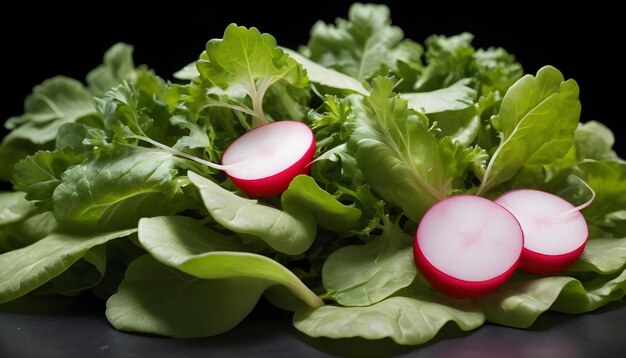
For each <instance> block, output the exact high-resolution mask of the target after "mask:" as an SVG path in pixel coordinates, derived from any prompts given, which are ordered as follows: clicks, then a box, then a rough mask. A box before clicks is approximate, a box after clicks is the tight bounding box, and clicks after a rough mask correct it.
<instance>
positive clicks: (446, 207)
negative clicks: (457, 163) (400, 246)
mask: <svg viewBox="0 0 626 358" xmlns="http://www.w3.org/2000/svg"><path fill="white" fill-rule="evenodd" d="M523 246H524V235H523V233H522V229H521V227H520V224H519V223H518V222H517V220H516V219H515V217H514V216H513V215H512V214H511V213H510V212H509V211H508V210H506V209H505V208H503V207H502V206H500V205H498V204H496V203H494V202H493V201H491V200H487V199H485V198H481V197H479V196H473V195H459V196H453V197H450V198H448V199H445V200H442V201H440V202H439V203H437V204H435V205H434V206H433V207H431V208H430V209H429V210H428V212H426V214H425V215H424V217H423V218H422V220H421V221H420V224H419V227H418V228H417V233H416V234H415V242H414V245H413V251H414V254H415V263H416V264H417V268H418V269H419V270H420V272H421V273H422V275H423V276H424V278H426V280H428V282H430V284H431V285H433V286H434V287H436V288H438V289H439V290H440V291H441V292H443V293H445V294H447V295H449V296H453V297H459V298H468V297H476V296H480V295H484V294H486V293H488V292H491V291H493V290H495V289H496V288H497V287H498V286H500V285H501V284H502V283H504V282H505V281H506V280H507V279H508V278H509V277H511V275H512V274H513V272H514V271H515V268H516V267H517V264H518V263H519V259H520V255H521V252H522V248H523Z"/></svg>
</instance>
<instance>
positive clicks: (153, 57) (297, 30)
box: [0, 1, 626, 156]
mask: <svg viewBox="0 0 626 358" xmlns="http://www.w3.org/2000/svg"><path fill="white" fill-rule="evenodd" d="M215 3H216V2H212V1H205V2H199V3H196V4H189V3H187V2H182V1H179V2H171V3H163V5H156V2H155V3H154V4H152V5H145V6H139V5H132V6H129V5H128V4H123V3H117V2H88V3H87V2H85V4H82V5H80V2H79V3H77V4H75V5H71V6H70V5H67V6H64V5H62V4H59V3H56V2H55V4H54V5H53V6H50V5H36V6H35V5H31V4H26V3H25V4H16V5H15V7H14V8H13V9H12V10H7V9H3V10H2V11H1V14H2V15H0V17H1V18H0V36H1V39H2V42H1V44H0V45H1V48H2V50H1V51H2V56H1V61H2V62H3V65H2V77H1V78H2V86H1V87H2V97H1V104H0V121H3V120H4V119H6V118H7V117H9V116H12V115H17V114H20V113H21V112H22V103H23V99H24V97H25V96H26V95H27V94H28V93H29V92H30V91H31V88H32V86H33V85H35V84H38V83H40V82H41V81H43V80H44V79H46V78H49V77H52V76H54V75H56V74H63V75H67V76H70V77H74V78H78V79H81V80H82V79H84V76H85V74H86V73H87V72H88V71H89V70H90V69H92V68H94V67H95V66H97V65H98V64H100V62H101V59H102V54H103V53H104V51H106V49H108V48H109V47H110V46H111V45H113V44H114V43H116V42H118V41H124V42H127V43H130V44H133V45H135V62H136V63H137V64H143V63H145V64H148V65H149V66H150V67H152V68H154V69H155V70H156V72H157V73H158V74H159V75H161V76H162V77H165V78H171V74H172V73H173V72H174V71H176V70H178V69H180V68H181V67H182V66H184V65H186V64H187V63H189V62H191V61H192V60H194V59H195V58H196V57H197V56H198V54H199V53H200V52H201V51H202V50H203V48H204V45H205V43H206V41H207V40H209V39H211V38H216V37H221V36H222V33H223V31H224V28H225V27H226V26H227V25H228V24H229V23H231V22H236V23H238V24H240V25H246V26H256V27H258V28H259V29H260V30H261V31H262V32H268V33H270V34H273V35H274V36H275V37H276V38H277V40H278V42H279V44H281V45H284V46H288V47H292V48H296V47H297V46H298V45H301V44H305V43H306V42H307V40H308V37H309V29H310V28H311V26H312V25H313V24H314V23H315V21H317V20H323V21H326V22H332V21H334V19H335V18H336V17H346V16H347V10H348V7H349V5H350V2H348V1H316V2H307V1H292V2H265V1H263V2H253V3H251V4H244V3H243V2H236V1H225V2H219V6H216V5H215ZM387 3H388V5H389V6H390V7H391V15H392V20H393V23H394V24H395V25H398V26H399V27H401V28H402V29H403V30H404V31H405V34H406V36H407V37H409V38H412V39H414V40H416V41H418V42H423V40H424V39H425V38H426V37H427V36H428V35H430V34H445V35H453V34H457V33H460V32H463V31H470V32H472V33H474V34H475V36H476V38H475V41H474V44H475V45H476V46H477V47H489V46H501V47H504V48H505V49H507V50H508V51H509V52H511V53H513V54H515V55H516V56H517V58H518V59H519V61H520V62H521V63H522V64H523V66H524V69H525V70H526V72H527V73H534V72H536V71H537V69H539V68H540V67H541V66H543V65H546V64H551V65H554V66H556V67H557V68H559V69H560V70H561V71H562V72H563V73H564V75H565V77H566V78H568V77H572V78H574V79H576V80H577V81H578V82H579V84H580V87H581V101H582V105H583V112H582V119H583V121H587V120H592V119H596V120H600V121H602V122H604V123H606V124H608V125H609V126H610V127H611V128H612V129H613V130H614V131H615V132H616V135H617V137H618V138H619V139H618V141H617V142H618V143H617V150H618V152H619V153H621V154H622V156H624V154H625V153H626V143H624V140H623V138H620V137H621V136H620V133H619V132H620V131H619V130H618V126H619V124H620V123H621V121H622V120H623V117H624V115H623V110H622V109H621V108H623V106H624V95H623V93H624V91H623V84H624V79H625V78H624V58H623V57H621V56H620V55H618V51H622V50H623V48H624V43H625V41H624V40H625V36H624V35H625V30H624V23H625V22H626V21H624V20H626V16H624V15H625V14H624V6H623V5H621V4H616V3H613V4H608V3H602V2H598V1H594V2H592V3H589V4H585V5H560V6H559V7H555V8H550V7H549V6H547V5H546V4H545V3H532V2H512V3H508V2H501V3H500V4H498V5H495V4H490V3H484V2H478V1H472V2H466V3H464V4H462V5H458V4H454V5H453V4H450V3H449V2H446V1H439V2H435V3H432V2H430V3H426V2H408V1H397V2H396V1H390V2H387ZM572 3H573V2H572ZM496 4H497V3H496ZM10 20H12V21H10ZM14 24H17V25H14Z"/></svg>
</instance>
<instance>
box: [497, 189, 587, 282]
mask: <svg viewBox="0 0 626 358" xmlns="http://www.w3.org/2000/svg"><path fill="white" fill-rule="evenodd" d="M496 202H497V203H498V204H500V205H502V206H504V207H505V208H507V209H508V210H509V211H510V212H511V213H512V214H513V215H515V217H516V218H517V220H518V221H519V222H520V224H521V225H522V230H523V231H524V238H525V241H524V249H523V250H522V259H521V261H520V268H521V269H522V270H524V271H526V272H530V273H536V274H541V275H551V274H555V273H558V272H561V271H563V270H565V269H566V268H568V267H569V266H570V265H572V264H573V263H574V262H575V261H576V260H578V258H579V257H580V255H582V253H583V251H584V249H585V246H586V245H587V239H588V228H587V222H586V221H585V218H584V217H583V215H582V214H581V213H580V212H579V211H572V212H570V213H569V214H565V215H562V214H563V213H565V212H568V211H571V210H572V209H575V207H574V205H572V204H570V203H569V202H567V201H566V200H564V199H562V198H561V197H559V196H556V195H554V194H550V193H547V192H543V191H539V190H532V189H520V190H513V191H510V192H508V193H505V194H503V195H502V196H500V197H499V198H498V199H497V200H496Z"/></svg>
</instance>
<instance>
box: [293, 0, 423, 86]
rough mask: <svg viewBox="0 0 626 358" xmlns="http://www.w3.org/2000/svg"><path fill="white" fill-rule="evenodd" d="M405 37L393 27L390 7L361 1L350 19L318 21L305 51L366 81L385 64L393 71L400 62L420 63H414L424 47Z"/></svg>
mask: <svg viewBox="0 0 626 358" xmlns="http://www.w3.org/2000/svg"><path fill="white" fill-rule="evenodd" d="M403 38H404V34H403V32H402V30H400V28H398V27H395V26H391V19H390V16H389V8H388V7H387V6H385V5H374V4H358V3H357V4H354V5H352V6H351V7H350V10H349V13H348V20H345V19H337V21H336V23H335V25H328V24H325V23H324V22H321V21H318V22H317V23H315V25H313V28H312V29H311V38H310V39H309V44H308V46H307V47H306V48H304V49H303V52H304V55H305V56H306V57H308V58H310V59H311V60H313V61H315V62H317V63H319V64H321V65H322V66H324V67H330V68H332V69H334V70H337V71H339V72H342V73H345V74H347V75H349V76H351V77H354V78H356V79H357V80H359V81H363V80H364V79H367V78H369V77H371V76H373V75H375V74H377V73H379V71H381V66H383V65H384V66H386V67H387V68H390V69H393V70H397V69H398V67H400V66H402V65H399V64H398V63H403V64H404V65H405V66H411V65H413V66H419V65H415V64H414V62H416V61H419V58H420V55H421V47H420V46H419V45H416V44H414V43H413V42H412V41H410V40H403Z"/></svg>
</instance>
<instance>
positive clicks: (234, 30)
mask: <svg viewBox="0 0 626 358" xmlns="http://www.w3.org/2000/svg"><path fill="white" fill-rule="evenodd" d="M196 66H197V68H198V72H200V77H201V79H202V80H206V81H208V82H209V83H211V84H213V85H215V86H219V87H220V88H222V89H224V90H226V89H229V88H233V87H237V88H238V89H240V90H243V92H244V93H245V94H246V95H247V96H248V97H249V98H250V101H251V102H252V109H251V110H245V109H246V108H245V105H244V107H241V105H240V106H239V107H238V108H239V109H244V112H246V113H248V114H251V115H253V121H254V125H253V127H256V126H258V125H260V124H264V123H267V122H268V121H269V119H268V118H267V117H266V115H265V113H264V111H263V97H264V96H265V93H266V91H267V90H268V88H269V87H270V86H271V85H273V84H274V83H276V82H278V81H286V82H287V83H289V84H291V85H293V86H295V87H304V86H305V85H306V84H307V81H308V79H307V77H306V73H305V71H304V70H303V69H302V66H301V65H300V64H299V63H298V62H296V61H295V60H293V59H292V58H291V57H289V55H287V54H286V53H285V52H284V51H283V50H281V49H280V48H279V47H278V46H277V45H276V39H274V37H272V36H271V35H268V34H261V33H260V32H259V30H257V29H256V28H254V27H252V28H249V29H248V28H245V27H243V26H237V25H235V24H231V25H229V26H228V27H227V28H226V31H225V32H224V38H223V39H221V40H219V39H214V40H211V41H209V42H208V43H207V45H206V51H205V52H204V53H202V55H201V56H200V60H198V62H196ZM214 105H220V104H219V103H214Z"/></svg>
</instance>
